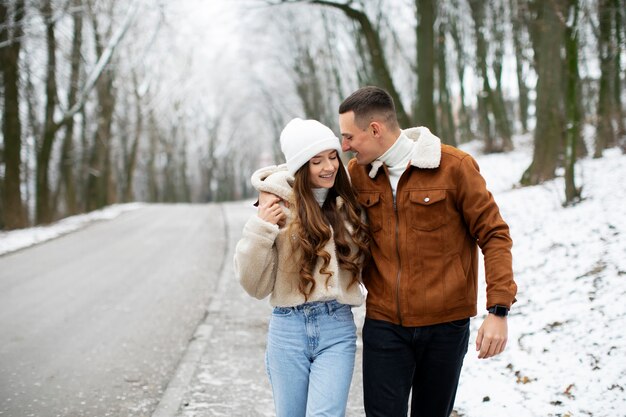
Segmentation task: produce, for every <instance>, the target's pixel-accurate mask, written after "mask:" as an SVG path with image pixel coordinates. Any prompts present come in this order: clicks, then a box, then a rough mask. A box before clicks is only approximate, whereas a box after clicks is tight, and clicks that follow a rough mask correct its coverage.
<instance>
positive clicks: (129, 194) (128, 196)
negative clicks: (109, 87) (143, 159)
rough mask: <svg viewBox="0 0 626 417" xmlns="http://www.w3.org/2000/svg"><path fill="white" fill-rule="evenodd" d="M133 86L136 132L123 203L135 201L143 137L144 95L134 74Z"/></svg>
mask: <svg viewBox="0 0 626 417" xmlns="http://www.w3.org/2000/svg"><path fill="white" fill-rule="evenodd" d="M133 85H134V91H135V117H136V118H137V120H135V132H134V134H133V143H132V145H131V149H130V153H129V155H128V159H127V162H126V181H125V185H124V194H123V201H124V202H129V201H132V200H133V178H134V176H135V169H136V168H137V156H138V154H139V142H140V141H141V136H142V135H143V110H142V108H141V104H142V94H141V93H140V92H139V88H140V87H139V83H138V81H137V75H136V74H135V73H133Z"/></svg>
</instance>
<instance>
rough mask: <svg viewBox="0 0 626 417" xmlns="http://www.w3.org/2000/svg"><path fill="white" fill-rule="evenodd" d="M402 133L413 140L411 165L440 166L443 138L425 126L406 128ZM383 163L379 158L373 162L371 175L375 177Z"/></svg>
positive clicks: (423, 166)
mask: <svg viewBox="0 0 626 417" xmlns="http://www.w3.org/2000/svg"><path fill="white" fill-rule="evenodd" d="M402 133H403V134H404V135H405V136H406V137H407V138H409V139H410V140H412V141H413V144H412V145H413V149H412V151H411V165H413V166H414V167H416V168H424V169H434V168H439V163H440V162H441V140H440V139H439V138H438V137H437V136H435V135H433V134H432V133H431V132H430V130H428V128H426V127H423V126H419V127H413V128H410V129H405V130H403V131H402ZM401 137H402V135H401V136H400V138H401ZM382 165H383V162H382V161H379V160H378V159H377V160H375V161H374V162H372V169H371V170H370V172H369V177H370V178H374V177H375V176H376V174H377V173H378V169H379V168H380V167H381V166H382Z"/></svg>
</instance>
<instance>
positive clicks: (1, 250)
mask: <svg viewBox="0 0 626 417" xmlns="http://www.w3.org/2000/svg"><path fill="white" fill-rule="evenodd" d="M142 205H143V204H141V203H129V204H116V205H112V206H108V207H105V208H103V209H101V210H96V211H92V212H91V213H86V214H79V215H76V216H71V217H67V218H65V219H63V220H59V221H58V222H56V223H53V224H50V225H47V226H38V227H32V228H29V229H20V230H11V231H8V232H2V231H0V255H3V254H5V253H9V252H13V251H16V250H19V249H23V248H26V247H28V246H32V245H35V244H37V243H41V242H45V241H46V240H50V239H54V238H56V237H59V236H62V235H64V234H67V233H70V232H73V231H75V230H78V229H80V228H83V227H85V226H87V225H89V224H91V223H93V222H94V221H98V220H108V219H113V218H115V217H117V216H119V215H120V214H122V213H124V212H126V211H129V210H135V209H137V208H139V207H141V206H142Z"/></svg>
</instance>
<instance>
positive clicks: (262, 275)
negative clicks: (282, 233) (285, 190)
mask: <svg viewBox="0 0 626 417" xmlns="http://www.w3.org/2000/svg"><path fill="white" fill-rule="evenodd" d="M278 232H279V229H278V226H277V225H275V224H271V223H269V222H266V221H265V220H263V219H261V218H260V217H258V216H256V215H254V216H251V217H250V219H249V220H248V221H247V223H246V225H245V226H244V229H243V235H242V238H241V239H240V240H239V242H237V246H236V247H235V256H234V266H235V276H236V277H237V278H238V279H239V282H240V283H241V286H242V287H243V288H244V289H245V290H246V292H247V293H248V294H250V295H251V296H252V297H255V298H258V299H259V300H261V299H263V298H265V297H267V296H268V295H269V294H270V293H271V292H272V290H273V289H274V283H275V281H276V272H277V259H278V252H277V250H276V245H275V244H274V242H275V241H276V237H277V236H278Z"/></svg>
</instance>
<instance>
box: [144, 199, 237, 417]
mask: <svg viewBox="0 0 626 417" xmlns="http://www.w3.org/2000/svg"><path fill="white" fill-rule="evenodd" d="M219 207H220V211H221V213H222V218H223V219H224V242H225V243H224V252H223V257H222V263H221V265H220V267H219V269H218V281H217V285H216V289H215V292H214V296H213V297H212V298H211V301H209V304H208V306H207V310H206V314H205V316H204V317H203V318H202V320H200V322H199V324H198V327H197V328H196V331H195V332H194V334H193V336H192V337H191V340H190V342H189V345H188V346H187V349H186V350H185V353H184V354H183V357H182V359H181V360H180V362H179V363H178V365H177V367H176V371H175V372H174V376H173V377H172V379H171V380H170V382H169V383H168V384H167V388H166V389H165V391H164V392H163V395H162V396H161V400H160V401H159V403H158V405H157V407H156V409H155V410H154V412H153V413H152V417H175V416H176V415H177V414H178V411H179V409H180V405H181V403H182V401H183V397H184V395H185V394H186V393H187V390H188V388H189V383H190V381H191V379H192V378H193V376H194V374H195V372H196V369H197V368H198V364H199V363H200V359H201V358H202V354H203V353H204V351H205V350H206V347H207V345H208V343H209V339H210V338H211V333H212V332H213V325H212V324H209V320H210V319H211V313H213V312H215V311H219V310H220V308H221V302H222V297H220V296H219V294H220V293H221V291H222V290H223V289H224V288H225V284H226V281H227V279H229V278H230V277H228V276H227V275H228V274H226V273H225V271H226V268H225V266H226V262H227V260H228V259H231V258H232V254H231V250H230V247H231V245H230V243H231V242H230V230H229V226H228V221H227V220H226V210H225V208H224V204H223V203H221V204H219Z"/></svg>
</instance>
